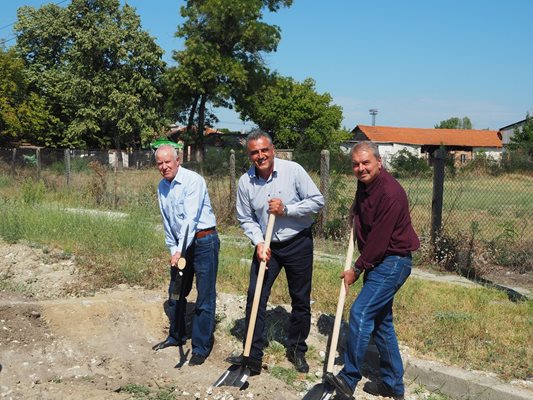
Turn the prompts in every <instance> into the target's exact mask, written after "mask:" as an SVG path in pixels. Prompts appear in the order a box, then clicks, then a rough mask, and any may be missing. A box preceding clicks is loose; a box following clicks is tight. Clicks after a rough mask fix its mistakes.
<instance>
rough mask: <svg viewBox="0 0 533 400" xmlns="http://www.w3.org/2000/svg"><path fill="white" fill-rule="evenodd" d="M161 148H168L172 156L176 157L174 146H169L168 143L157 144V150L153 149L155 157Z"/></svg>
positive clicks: (176, 152)
mask: <svg viewBox="0 0 533 400" xmlns="http://www.w3.org/2000/svg"><path fill="white" fill-rule="evenodd" d="M163 150H170V152H171V153H172V155H173V156H174V158H175V159H178V151H177V150H176V148H175V147H174V146H171V145H169V144H163V145H161V146H159V147H158V148H157V150H156V151H155V157H156V158H157V155H158V153H159V152H160V151H163Z"/></svg>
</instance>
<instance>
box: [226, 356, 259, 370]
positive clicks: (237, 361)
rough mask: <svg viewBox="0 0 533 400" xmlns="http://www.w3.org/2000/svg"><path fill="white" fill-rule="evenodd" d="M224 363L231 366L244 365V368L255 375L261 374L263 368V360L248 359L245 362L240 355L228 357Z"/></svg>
mask: <svg viewBox="0 0 533 400" xmlns="http://www.w3.org/2000/svg"><path fill="white" fill-rule="evenodd" d="M226 361H227V362H229V363H230V364H233V365H243V364H246V366H247V367H248V368H250V371H252V372H253V373H254V374H255V375H259V374H260V373H261V368H262V367H263V360H262V359H261V358H253V357H248V358H247V359H246V361H245V359H244V356H243V355H242V354H241V355H239V356H230V357H228V358H226Z"/></svg>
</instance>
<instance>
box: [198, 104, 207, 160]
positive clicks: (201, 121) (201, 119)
mask: <svg viewBox="0 0 533 400" xmlns="http://www.w3.org/2000/svg"><path fill="white" fill-rule="evenodd" d="M206 103H207V95H205V94H204V95H202V97H201V99H200V108H199V109H198V131H197V132H196V133H197V135H196V140H197V141H196V146H197V147H196V161H197V162H203V161H204V155H205V149H204V131H205V105H206Z"/></svg>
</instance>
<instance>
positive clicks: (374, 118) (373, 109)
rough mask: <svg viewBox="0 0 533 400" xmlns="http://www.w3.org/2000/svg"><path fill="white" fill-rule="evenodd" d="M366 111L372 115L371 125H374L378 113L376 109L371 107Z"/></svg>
mask: <svg viewBox="0 0 533 400" xmlns="http://www.w3.org/2000/svg"><path fill="white" fill-rule="evenodd" d="M368 112H369V113H370V115H372V126H376V115H377V113H378V109H377V108H371V109H370V110H368Z"/></svg>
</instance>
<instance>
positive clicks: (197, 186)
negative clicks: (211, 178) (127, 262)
mask: <svg viewBox="0 0 533 400" xmlns="http://www.w3.org/2000/svg"><path fill="white" fill-rule="evenodd" d="M157 192H158V198H159V209H160V211H161V216H162V218H163V227H164V228H165V243H166V245H167V247H168V249H169V250H170V254H171V255H174V254H175V253H176V252H177V251H181V243H183V240H184V239H183V238H184V236H185V230H186V228H187V225H188V226H189V233H188V238H187V247H189V246H190V245H191V243H192V241H193V240H194V235H195V234H196V232H198V231H200V230H202V229H208V228H212V227H215V226H216V224H217V222H216V218H215V214H214V213H213V209H212V208H211V201H210V200H209V193H208V192H207V185H206V183H205V180H204V178H202V177H201V176H200V175H198V174H197V173H196V172H194V171H191V170H188V169H186V168H183V167H182V166H180V167H179V168H178V173H177V174H176V176H175V177H174V179H173V180H172V182H169V181H167V180H166V179H161V182H159V187H158V189H157ZM178 245H179V247H178Z"/></svg>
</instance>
